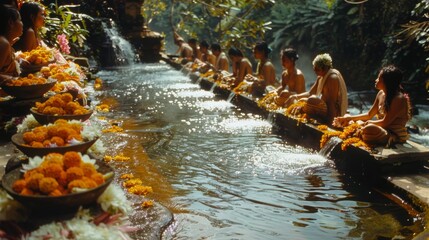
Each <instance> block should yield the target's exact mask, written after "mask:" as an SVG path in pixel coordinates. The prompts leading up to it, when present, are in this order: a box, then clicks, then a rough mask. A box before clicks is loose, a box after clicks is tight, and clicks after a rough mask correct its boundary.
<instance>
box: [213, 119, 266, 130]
mask: <svg viewBox="0 0 429 240" xmlns="http://www.w3.org/2000/svg"><path fill="white" fill-rule="evenodd" d="M219 127H220V130H224V131H225V132H230V133H236V132H254V131H257V132H271V129H272V125H271V123H269V122H267V121H266V120H258V119H236V118H229V119H226V120H224V121H222V122H220V123H219Z"/></svg>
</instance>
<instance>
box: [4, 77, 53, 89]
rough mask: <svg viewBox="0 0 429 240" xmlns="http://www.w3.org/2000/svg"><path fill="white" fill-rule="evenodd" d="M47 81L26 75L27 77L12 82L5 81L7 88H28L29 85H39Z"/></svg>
mask: <svg viewBox="0 0 429 240" xmlns="http://www.w3.org/2000/svg"><path fill="white" fill-rule="evenodd" d="M47 82H48V81H47V80H46V78H43V77H36V76H34V75H33V74H28V76H27V77H23V78H17V79H14V80H12V81H7V82H6V85H7V86H30V85H39V84H45V83H47Z"/></svg>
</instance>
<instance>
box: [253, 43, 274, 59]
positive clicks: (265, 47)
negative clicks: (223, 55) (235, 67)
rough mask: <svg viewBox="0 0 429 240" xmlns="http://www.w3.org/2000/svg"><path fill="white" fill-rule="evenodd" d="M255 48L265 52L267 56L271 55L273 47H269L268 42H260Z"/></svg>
mask: <svg viewBox="0 0 429 240" xmlns="http://www.w3.org/2000/svg"><path fill="white" fill-rule="evenodd" d="M255 50H258V51H260V52H263V53H264V56H265V57H268V55H270V53H271V48H270V47H268V44H267V43H266V42H258V43H257V44H256V45H255Z"/></svg>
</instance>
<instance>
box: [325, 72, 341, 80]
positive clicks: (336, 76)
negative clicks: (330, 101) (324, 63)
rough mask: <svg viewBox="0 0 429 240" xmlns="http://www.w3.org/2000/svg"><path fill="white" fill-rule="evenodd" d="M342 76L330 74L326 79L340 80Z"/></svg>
mask: <svg viewBox="0 0 429 240" xmlns="http://www.w3.org/2000/svg"><path fill="white" fill-rule="evenodd" d="M339 79H340V78H339V76H338V75H337V74H336V73H331V74H329V76H328V78H327V79H326V80H329V81H338V80H339Z"/></svg>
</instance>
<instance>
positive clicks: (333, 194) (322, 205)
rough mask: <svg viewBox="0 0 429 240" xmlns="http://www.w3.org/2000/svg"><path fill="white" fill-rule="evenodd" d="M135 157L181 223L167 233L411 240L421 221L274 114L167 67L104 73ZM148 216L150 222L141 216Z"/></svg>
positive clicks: (122, 149)
mask: <svg viewBox="0 0 429 240" xmlns="http://www.w3.org/2000/svg"><path fill="white" fill-rule="evenodd" d="M98 76H99V77H101V78H102V79H103V80H104V81H105V88H106V89H105V91H104V92H103V93H102V94H100V95H99V96H98V99H99V100H100V101H103V102H107V103H110V104H111V105H112V112H111V113H110V114H111V116H110V117H111V118H115V119H116V121H118V123H119V124H120V125H121V127H123V128H124V129H125V132H124V133H121V134H119V135H117V136H112V137H111V138H110V139H109V142H107V143H105V145H106V146H107V147H108V149H109V150H108V152H109V153H110V154H118V153H123V154H124V155H127V156H130V157H131V162H130V163H129V164H128V166H127V167H125V168H124V169H125V170H119V171H128V172H132V173H134V175H135V176H137V177H140V178H141V179H143V181H144V184H145V185H150V186H152V187H153V189H154V193H152V194H150V195H148V196H147V197H148V198H150V199H154V200H155V201H156V202H158V203H161V204H163V205H164V206H166V207H167V208H168V209H169V210H170V211H171V212H172V213H173V214H174V221H173V222H172V223H171V224H170V225H169V226H168V228H167V229H166V230H165V231H164V233H163V236H162V238H163V239H391V238H396V239H412V237H413V236H414V234H415V233H418V232H420V231H422V229H423V227H422V225H423V224H422V221H421V220H420V219H419V218H416V217H415V216H410V215H408V214H407V212H406V211H405V210H404V209H402V208H401V207H399V206H398V205H396V204H394V203H393V202H390V201H389V200H388V199H386V198H385V197H383V196H382V195H381V194H379V193H378V192H376V191H374V190H373V189H371V188H369V187H367V186H366V185H364V184H360V183H359V182H355V181H350V180H349V179H348V178H347V177H346V176H344V175H343V174H341V173H339V172H338V171H337V170H336V169H335V166H334V164H333V163H332V162H331V161H330V160H328V159H326V158H325V157H323V156H321V155H320V154H318V153H317V152H315V151H314V150H311V149H305V148H303V147H300V146H299V145H297V144H296V143H293V142H290V141H288V140H287V138H285V137H284V136H281V135H280V134H278V132H276V131H275V130H273V126H272V125H271V123H270V122H269V121H266V120H264V119H262V118H261V117H259V116H257V115H254V114H251V113H249V112H246V111H245V109H239V108H237V107H236V106H234V105H232V104H231V103H229V102H227V101H225V100H222V99H219V98H218V97H216V96H215V94H213V93H212V92H210V91H204V90H201V89H200V87H199V86H198V85H197V84H192V83H191V81H190V79H189V78H188V77H187V76H185V75H183V74H182V73H181V72H179V71H177V70H174V69H173V68H171V67H170V66H168V65H166V64H149V65H138V64H136V65H134V66H132V67H122V68H118V69H115V70H106V71H101V72H99V73H98ZM141 221H142V222H144V221H149V220H148V219H141Z"/></svg>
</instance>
